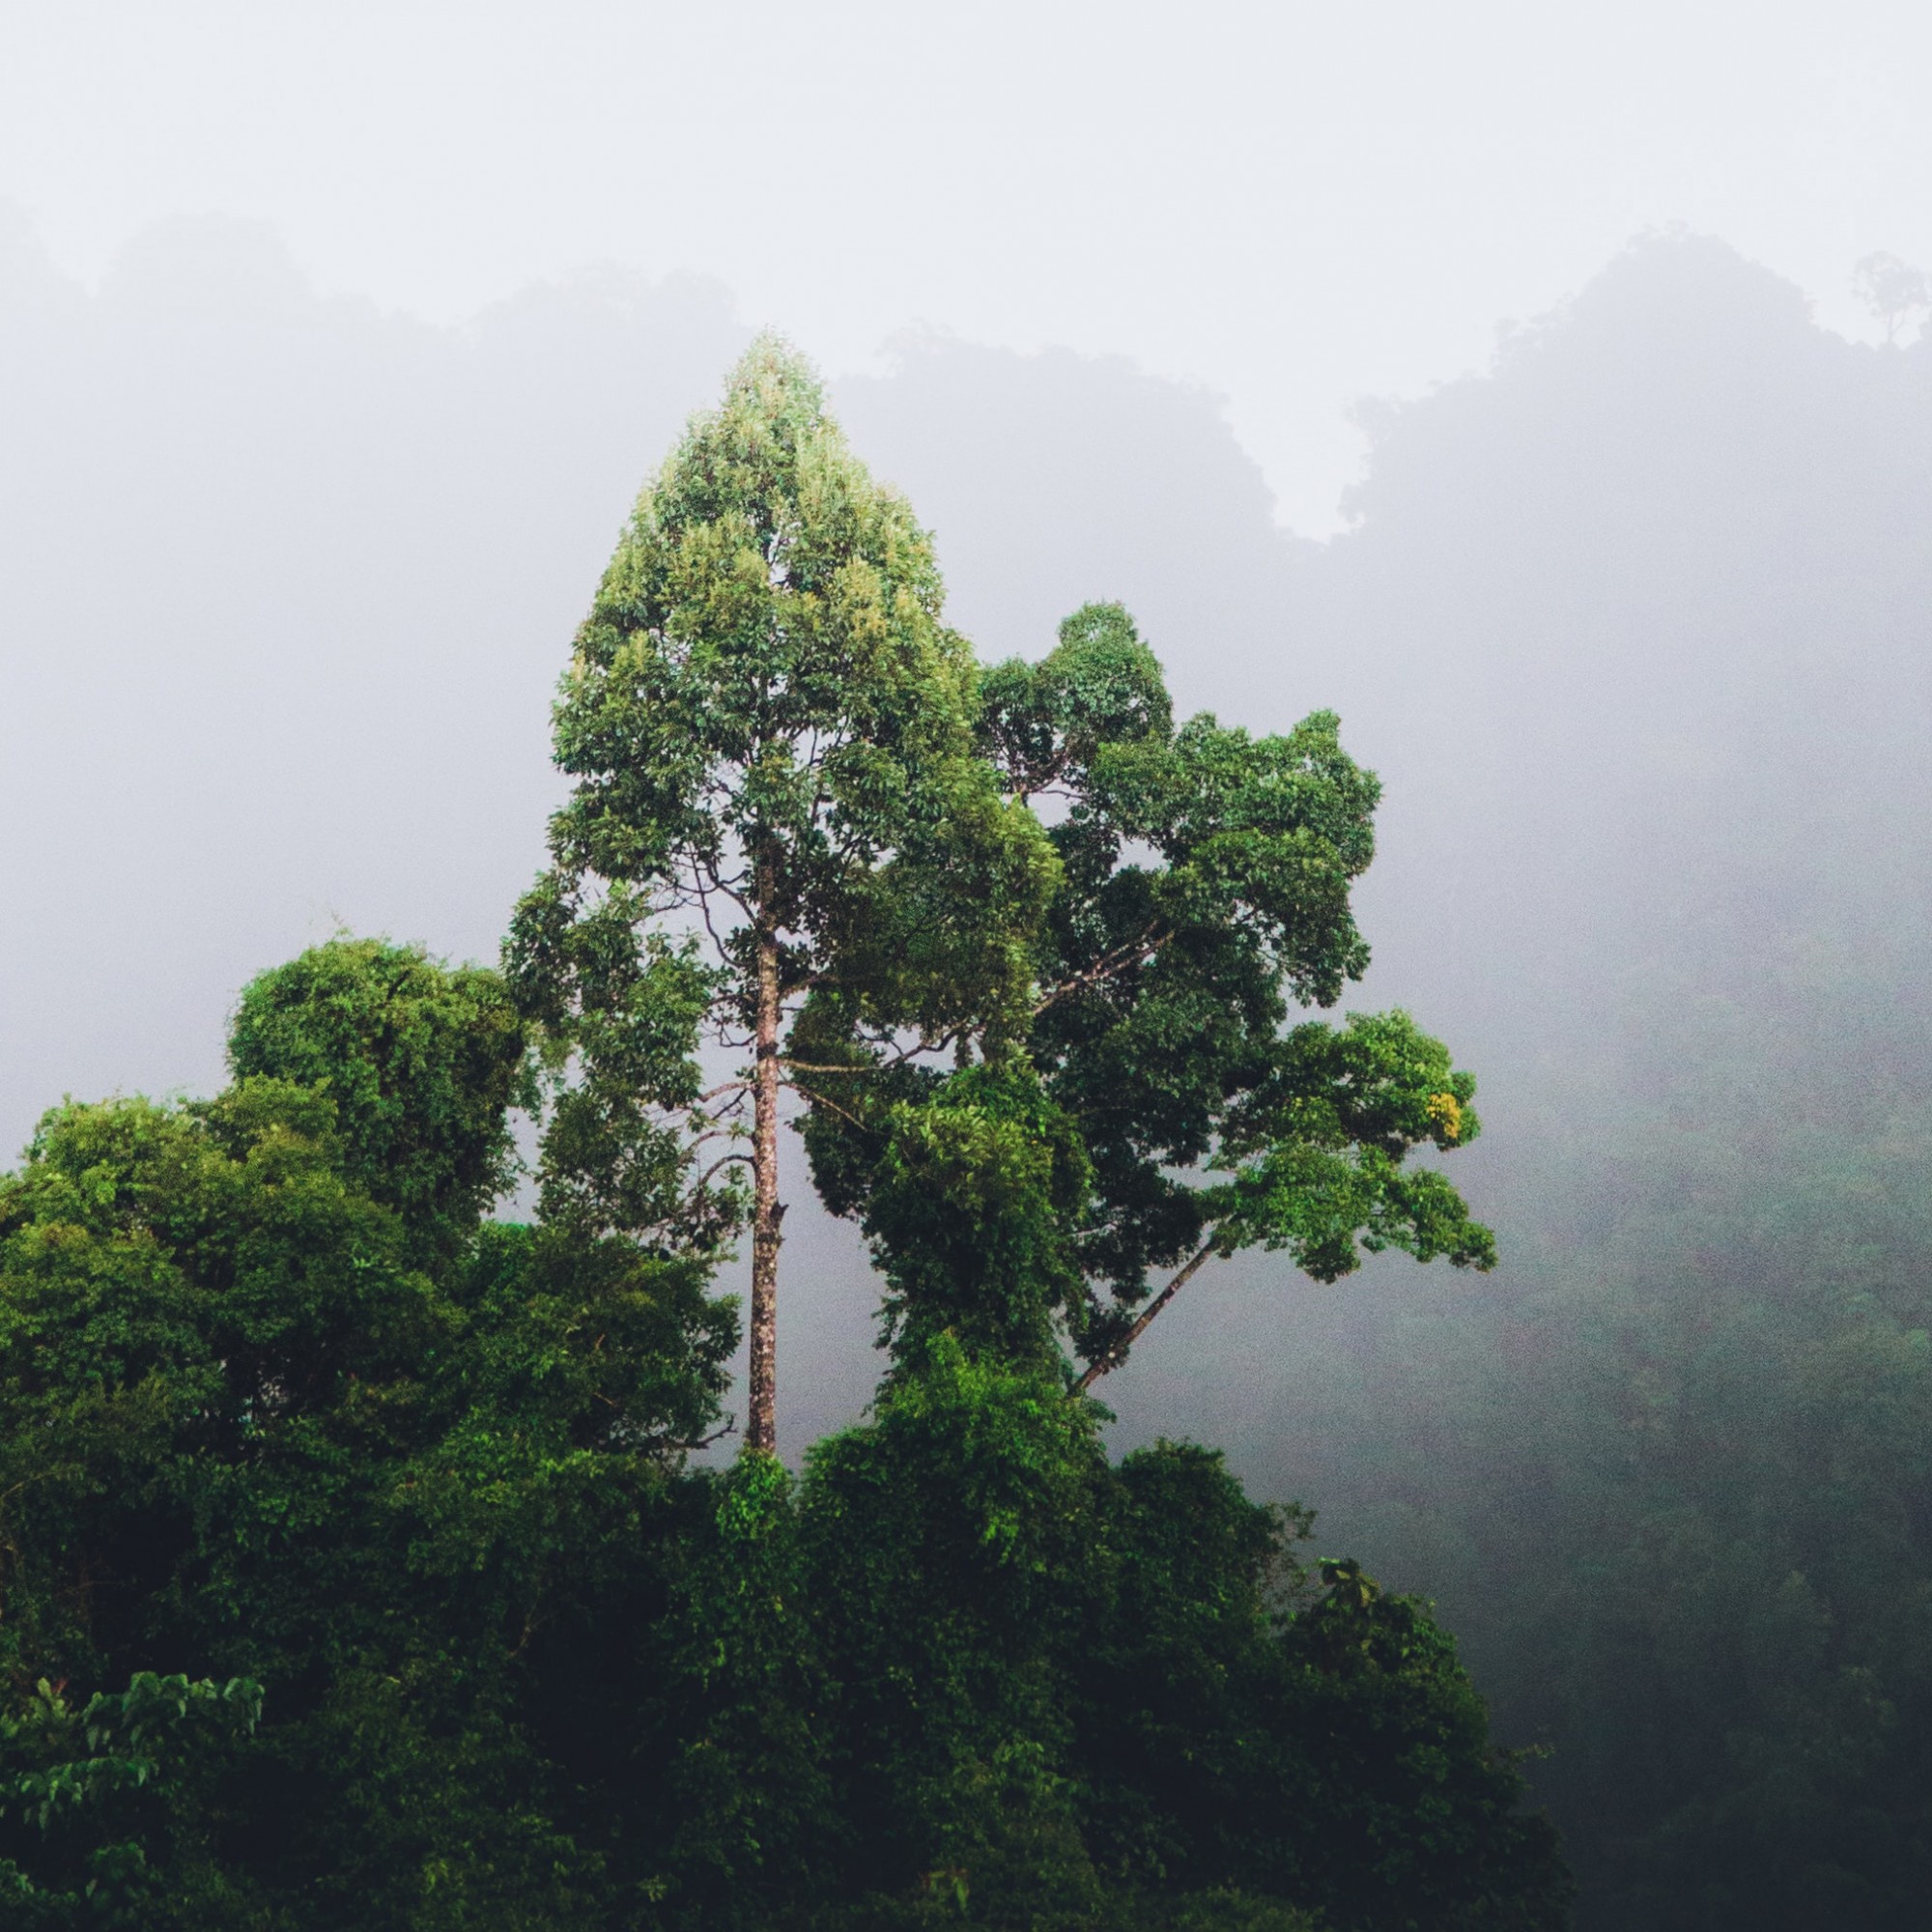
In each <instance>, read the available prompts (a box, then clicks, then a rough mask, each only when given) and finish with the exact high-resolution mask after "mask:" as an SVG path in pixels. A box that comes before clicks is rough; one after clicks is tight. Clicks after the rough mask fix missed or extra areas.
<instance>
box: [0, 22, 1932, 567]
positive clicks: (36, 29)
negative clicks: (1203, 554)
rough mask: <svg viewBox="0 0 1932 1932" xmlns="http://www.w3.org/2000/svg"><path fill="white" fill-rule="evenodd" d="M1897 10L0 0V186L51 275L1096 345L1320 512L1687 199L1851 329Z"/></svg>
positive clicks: (1892, 136)
mask: <svg viewBox="0 0 1932 1932" xmlns="http://www.w3.org/2000/svg"><path fill="white" fill-rule="evenodd" d="M1928 81H1932V15H1928V14H1927V13H1926V11H1925V10H1924V9H1923V8H1920V7H1914V6H1910V5H1903V4H1892V5H1872V4H1861V0H1835V4H1833V5H1830V6H1826V5H1820V4H1802V5H1791V4H1785V5H1779V4H1776V0H1755V4H1749V5H1745V4H1701V5H1700V4H1695V0H1688V4H1687V0H1675V4H1659V0H1621V3H1620V4H1617V5H1604V4H1590V5H1561V6H1551V5H1548V0H1527V4H1524V3H1523V0H1518V4H1498V0H1459V4H1455V5H1450V6H1444V5H1441V4H1439V0H1436V4H1430V3H1429V0H1407V3H1406V4H1401V3H1400V0H1381V4H1364V5H1355V6H1350V7H1337V6H1334V5H1332V4H1323V5H1310V4H1276V5H1254V4H1250V5H1227V4H1218V5H1217V4H1211V0H1196V4H1195V5H1192V6H1189V7H1186V8H1180V7H1174V6H1167V7H1161V8H1153V7H1150V6H1146V5H1136V4H1131V3H1130V0H1129V4H1122V0H1110V4H1107V5H1098V4H1065V0H1061V3H1060V4H1056V0H1027V4H997V0H976V4H972V5H954V6H950V7H934V6H918V5H908V4H905V0H897V4H886V3H884V0H880V3H878V4H864V3H863V0H840V3H839V4H817V5H804V6H801V5H798V4H795V0H794V3H793V4H760V0H739V4H735V5H730V6H701V5H692V4H688V0H687V3H686V4H678V5H674V6H669V5H655V4H637V0H630V4H617V0H548V4H545V5H543V6H535V5H530V4H525V5H503V4H492V0H461V4H455V0H380V4H367V3H366V0H330V4H328V5H327V6H322V5H313V4H312V5H308V6H301V7H297V6H287V5H269V6H265V5H262V4H260V0H230V3H229V4H218V3H217V0H165V4H156V0H0V201H4V202H10V203H12V204H13V205H14V209H16V210H17V211H18V212H19V213H20V214H22V215H24V217H25V218H26V219H27V220H28V221H29V222H31V224H32V225H33V228H34V229H35V231H36V232H37V233H38V235H39V237H40V239H41V241H43V243H44V244H45V245H46V246H47V247H48V248H49V249H50V251H51V252H52V254H53V256H54V257H55V259H56V260H57V261H58V262H59V263H60V265H61V266H62V267H63V268H64V269H66V270H69V271H70V272H71V273H76V274H79V275H81V276H83V277H86V278H89V279H92V278H94V277H97V276H99V274H100V273H101V272H102V271H103V270H104V269H105V268H106V266H107V265H108V264H109V262H110V261H111V259H112V258H113V256H114V254H115V252H116V250H117V249H118V248H119V247H120V246H121V245H122V244H123V243H125V242H126V241H128V239H129V238H130V237H131V236H134V235H135V234H137V233H138V232H140V231H141V230H142V229H144V228H146V227H148V226H150V225H152V224H154V223H156V221H159V220H163V219H165V218H167V217H169V216H174V215H180V214H185V213H189V214H203V213H220V214H227V215H241V216H249V217H256V218H259V219H262V220H264V221H267V222H269V223H271V224H272V225H273V226H274V228H275V229H276V230H277V231H278V232H279V234H280V236H281V237H282V238H283V240H284V241H286V243H287V245H288V246H289V248H290V249H291V250H292V252H293V255H294V257H295V260H296V261H297V263H298V266H299V267H300V268H301V269H302V270H304V271H305V272H306V273H307V274H308V275H309V276H310V277H312V278H313V279H314V280H315V281H316V282H317V283H318V285H319V286H321V287H322V288H323V289H324V290H326V291H329V292H337V293H346V294H354V295H356V296H360V297H364V298H371V299H373V300H374V301H375V302H377V303H378V304H381V305H383V306H384V307H385V308H398V309H402V310H405V311H408V312H411V313H413V314H417V315H421V316H423V317H426V318H429V319H432V320H436V321H441V322H449V321H453V320H457V319H460V318H463V317H466V316H468V315H469V314H471V313H473V312H474V311H476V310H477V309H479V308H480V307H482V306H483V305H485V304H487V303H489V302H491V301H493V300H497V299H500V298H504V297H506V296H508V295H510V294H512V293H513V292H515V291H516V290H517V289H519V288H520V287H522V286H524V285H525V284H526V283H528V282H529V281H530V280H531V279H532V278H535V277H541V276H555V275H559V274H565V273H568V272H570V271H571V270H576V269H578V268H580V267H582V266H584V265H586V264H593V263H611V264H615V265H617V266H620V267H623V268H626V269H629V270H634V271H641V272H643V273H645V274H648V275H651V276H662V275H666V274H674V273H693V274H699V275H705V276H710V277H715V278H717V279H718V280H720V281H722V282H723V283H724V284H725V285H726V286H727V287H728V289H729V290H730V291H731V292H732V294H733V295H734V296H735V298H737V301H738V303H739V309H740V313H741V315H742V316H743V317H744V318H745V319H746V320H748V321H751V322H753V323H771V324H775V325H777V326H779V327H781V328H783V329H785V330H787V331H788V332H790V333H791V334H793V335H794V336H795V337H796V338H797V339H798V340H799V341H800V342H801V343H802V344H803V345H804V346H805V347H806V348H808V349H809V350H810V352H812V353H813V354H814V355H817V356H818V357H819V358H820V359H821V361H822V362H823V363H824V364H825V365H826V366H827V367H828V368H829V370H830V371H831V372H832V373H834V374H839V373H847V372H853V371H860V370H864V369H866V368H867V367H868V366H876V363H877V359H878V357H879V355H880V353H881V351H882V348H883V346H884V345H886V344H888V343H889V342H890V341H891V340H892V338H893V337H895V335H896V334H898V333H900V332H901V331H903V330H905V329H907V328H910V327H924V328H928V329H939V330H944V331H951V332H953V333H956V334H958V335H960V336H962V337H964V338H966V339H968V340H971V341H976V342H982V343H987V344H993V345H998V346H1005V347H1010V348H1036V347H1040V346H1044V345H1048V344H1064V345H1067V346H1071V347H1074V348H1077V349H1081V350H1086V351H1113V352H1119V353H1122V354H1124V355H1130V356H1132V357H1133V358H1135V359H1136V360H1137V361H1138V362H1139V363H1141V364H1142V365H1143V366H1144V367H1146V368H1148V369H1149V370H1151V371H1152V372H1153V373H1156V374H1159V375H1163V376H1168V377H1172V378H1178V379H1181V380H1185V381H1188V382H1194V383H1199V384H1205V385H1207V386H1208V388H1210V389H1211V390H1213V391H1215V392H1216V393H1218V394H1220V395H1223V396H1225V397H1226V399H1227V407H1228V411H1229V413H1230V419H1231V421H1232V423H1233V425H1234V428H1235V430H1236V434H1237V436H1238V437H1239V439H1240V440H1241V442H1242V444H1243V446H1244V447H1245V448H1246V449H1247V450H1248V451H1249V452H1250V454H1252V455H1253V456H1254V457H1255V458H1257V459H1258V460H1259V461H1260V463H1261V464H1262V466H1263V469H1264V472H1265V474H1266V476H1267V478H1268V481H1269V483H1270V484H1271V486H1272V488H1273V490H1274V492H1275V495H1276V501H1277V510H1278V513H1279V514H1280V515H1281V516H1282V517H1283V518H1284V519H1285V520H1286V521H1287V522H1289V523H1290V524H1291V525H1293V526H1294V527H1295V528H1297V529H1300V530H1302V531H1304V532H1308V533H1311V534H1320V533H1321V532H1322V531H1324V530H1326V529H1328V528H1330V527H1332V526H1334V523H1335V520H1336V498H1337V495H1338V492H1339V490H1340V489H1341V488H1342V487H1343V486H1344V485H1345V484H1346V483H1347V482H1348V481H1349V479H1350V476H1351V475H1352V474H1353V473H1354V470H1355V467H1356V464H1357V461H1358V457H1359V454H1360V441H1359V439H1358V437H1357V436H1356V435H1355V433H1354V432H1353V431H1352V430H1351V429H1350V426H1349V424H1348V421H1347V418H1346V410H1347V407H1348V405H1349V403H1350V400H1351V399H1352V398H1354V397H1356V396H1358V395H1363V394H1372V395H1388V394H1412V393H1415V392H1417V391H1419V390H1421V389H1423V388H1425V387H1426V386H1427V385H1429V384H1432V383H1434V382H1437V381H1441V380H1445V379H1448V378H1450V377H1453V376H1455V375H1456V374H1458V373H1460V372H1462V371H1463V370H1465V369H1467V368H1470V367H1472V366H1476V365H1479V364H1481V363H1483V362H1484V361H1486V360H1487V358H1488V355H1489V354H1490V351H1491V348H1492V344H1493V340H1494V334H1495V329H1496V327H1497V325H1498V323H1499V321H1501V320H1505V319H1508V318H1519V319H1521V318H1528V317H1532V316H1535V315H1537V314H1540V313H1542V312H1544V311H1546V310H1548V308H1549V307H1550V306H1551V305H1552V304H1554V303H1556V302H1557V301H1559V300H1560V299H1561V298H1564V297H1565V296H1566V295H1568V294H1570V293H1572V292H1574V291H1575V290H1576V289H1577V287H1578V286H1580V285H1581V283H1582V282H1584V281H1585V280H1586V279H1587V278H1588V277H1589V275H1590V274H1592V273H1593V272H1594V271H1595V270H1596V269H1597V268H1598V267H1600V266H1601V264H1602V263H1603V262H1604V260H1605V258H1606V257H1607V256H1608V255H1609V254H1610V253H1611V252H1613V251H1614V250H1615V249H1616V248H1617V247H1618V246H1619V245H1620V244H1622V243H1623V242H1624V241H1627V240H1628V239H1629V238H1630V237H1631V236H1633V235H1634V234H1636V233H1638V232H1639V231H1643V230H1646V229H1649V228H1652V227H1656V226H1659V225H1662V224H1667V223H1672V222H1680V221H1681V222H1684V223H1687V224H1689V225H1690V227H1692V228H1693V229H1698V230H1705V231H1710V232H1714V233H1718V234H1720V235H1722V236H1724V237H1725V238H1726V239H1727V240H1728V241H1731V242H1732V243H1733V244H1734V245H1736V246H1737V247H1738V248H1740V249H1741V250H1743V251H1744V252H1745V253H1746V254H1747V255H1748V256H1751V257H1753V258H1755V259H1758V260H1761V261H1763V262H1765V263H1766V264H1767V265H1768V266H1770V267H1772V268H1774V269H1776V270H1778V271H1779V272H1780V273H1782V274H1784V275H1786V276H1788V277H1789V278H1790V279H1791V280H1793V281H1795V282H1796V283H1797V284H1798V285H1799V286H1800V287H1802V288H1804V290H1805V291H1806V292H1807V293H1808V294H1809V295H1810V296H1811V297H1812V298H1814V300H1815V301H1816V303H1817V305H1818V313H1819V315H1820V318H1821V319H1822V320H1823V321H1825V322H1826V323H1828V324H1830V325H1831V326H1833V327H1840V328H1843V329H1846V330H1848V331H1851V332H1854V333H1868V332H1869V331H1870V327H1871V325H1870V323H1869V321H1868V319H1867V318H1865V317H1864V316H1863V315H1862V314H1861V311H1860V309H1859V307H1858V305H1857V303H1856V302H1855V301H1854V300H1853V298H1851V296H1850V294H1849V289H1848V283H1849V277H1850V271H1851V267H1852V264H1853V263H1854V262H1855V261H1856V260H1857V259H1858V258H1859V257H1860V256H1861V255H1863V254H1865V253H1866V252H1868V251H1870V250H1873V249H1878V248H1886V249H1889V250H1891V251H1893V252H1895V253H1897V254H1899V255H1901V256H1904V257H1906V258H1908V259H1911V260H1916V261H1918V262H1921V263H1924V262H1932V191H1928V190H1932V146H1928V144H1927V143H1926V141H1925V139H1924V136H1923V108H1924V101H1925V99H1926V97H1927V91H1928Z"/></svg>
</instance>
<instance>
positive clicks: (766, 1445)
mask: <svg viewBox="0 0 1932 1932" xmlns="http://www.w3.org/2000/svg"><path fill="white" fill-rule="evenodd" d="M764 870H765V868H764V867H760V871H761V872H763V871H764ZM759 884H760V887H761V891H760V895H759V896H760V899H761V901H763V902H765V903H769V898H770V893H769V880H768V878H761V879H760V881H759ZM757 947H758V1013H757V1035H756V1038H757V1061H756V1065H755V1068H754V1074H755V1079H754V1083H753V1092H752V1105H753V1113H752V1372H751V1405H750V1407H751V1412H750V1414H749V1415H748V1416H747V1418H746V1422H745V1442H746V1446H747V1447H748V1448H752V1449H759V1450H762V1451H764V1452H765V1453H766V1454H767V1455H770V1454H772V1453H774V1452H775V1451H776V1450H777V1448H778V1441H779V1432H778V1352H779V1243H780V1241H781V1239H782V1238H783V1236H781V1234H780V1232H779V1224H780V1223H781V1221H782V1220H783V1219H784V1208H782V1206H781V1205H780V1202H779V946H778V939H777V936H776V935H775V934H774V933H773V932H772V931H771V929H770V928H769V927H768V926H766V925H765V924H764V923H762V922H761V923H760V924H759V927H758V934H757Z"/></svg>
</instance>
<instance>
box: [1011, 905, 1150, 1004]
mask: <svg viewBox="0 0 1932 1932" xmlns="http://www.w3.org/2000/svg"><path fill="white" fill-rule="evenodd" d="M1157 931H1159V928H1158V927H1157V926H1152V925H1151V926H1149V927H1148V928H1147V930H1146V931H1145V932H1143V933H1142V934H1141V935H1140V937H1139V938H1138V939H1132V940H1129V941H1128V942H1127V943H1126V944H1125V945H1124V946H1117V947H1115V949H1114V950H1113V952H1106V953H1102V954H1101V956H1100V957H1099V958H1098V959H1096V960H1095V961H1094V963H1093V965H1091V966H1090V967H1088V968H1087V970H1086V971H1085V972H1084V973H1076V974H1075V975H1074V976H1073V978H1072V979H1070V980H1062V981H1061V982H1060V984H1059V985H1057V986H1056V987H1054V989H1053V990H1052V992H1050V993H1048V994H1047V996H1046V997H1045V998H1044V999H1043V1000H1039V1001H1037V1002H1036V1003H1035V1005H1034V1009H1033V1010H1034V1017H1035V1018H1036V1019H1037V1018H1038V1017H1039V1015H1040V1014H1041V1013H1043V1012H1045V1011H1046V1009H1047V1008H1049V1007H1052V1006H1057V1005H1058V1004H1059V1003H1060V1002H1061V1001H1062V1000H1065V999H1067V998H1069V997H1070V996H1071V995H1073V994H1075V993H1082V992H1085V991H1086V990H1087V988H1088V987H1090V986H1097V985H1099V984H1100V983H1101V981H1103V980H1111V979H1113V978H1114V977H1115V975H1116V974H1119V973H1124V972H1125V971H1126V970H1127V968H1128V967H1130V966H1137V965H1140V964H1141V963H1142V962H1143V961H1145V960H1149V959H1151V958H1152V957H1153V956H1154V954H1155V953H1156V952H1159V951H1160V950H1161V948H1162V947H1164V946H1166V945H1168V944H1170V943H1171V942H1172V940H1173V939H1174V936H1175V932H1174V928H1173V927H1172V926H1169V927H1168V929H1167V930H1166V931H1165V932H1162V933H1161V934H1160V937H1159V938H1158V939H1156V938H1155V937H1154V934H1155V933H1156V932H1157Z"/></svg>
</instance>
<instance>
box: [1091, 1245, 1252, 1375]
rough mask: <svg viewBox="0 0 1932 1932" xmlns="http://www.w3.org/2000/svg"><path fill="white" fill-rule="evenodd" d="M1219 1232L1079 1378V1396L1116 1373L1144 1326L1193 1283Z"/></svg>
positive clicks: (1144, 1328)
mask: <svg viewBox="0 0 1932 1932" xmlns="http://www.w3.org/2000/svg"><path fill="white" fill-rule="evenodd" d="M1219 1232H1220V1231H1219V1230H1218V1229H1216V1230H1215V1231H1214V1233H1213V1234H1210V1235H1209V1236H1208V1239H1207V1242H1206V1243H1205V1245H1203V1246H1202V1247H1200V1248H1198V1249H1197V1250H1196V1251H1195V1252H1194V1253H1193V1254H1192V1255H1190V1256H1189V1257H1188V1260H1187V1264H1186V1266H1184V1267H1183V1268H1182V1269H1181V1270H1180V1272H1179V1274H1178V1275H1176V1276H1175V1277H1174V1279H1173V1280H1172V1281H1171V1282H1169V1283H1168V1285H1167V1286H1166V1287H1165V1288H1164V1289H1162V1290H1161V1292H1160V1293H1158V1294H1157V1295H1155V1296H1154V1298H1153V1299H1152V1300H1151V1301H1150V1302H1149V1303H1148V1305H1147V1306H1146V1307H1145V1308H1143V1309H1142V1310H1141V1312H1140V1315H1139V1316H1138V1318H1137V1319H1136V1320H1135V1321H1134V1322H1133V1324H1132V1325H1131V1326H1130V1327H1129V1328H1128V1330H1127V1332H1126V1333H1125V1334H1124V1335H1122V1337H1121V1339H1120V1340H1119V1341H1118V1342H1116V1343H1115V1344H1114V1346H1113V1347H1112V1348H1111V1349H1109V1350H1107V1352H1106V1353H1105V1354H1104V1355H1102V1356H1101V1357H1100V1359H1099V1360H1098V1361H1097V1362H1095V1363H1094V1364H1093V1366H1092V1367H1091V1368H1089V1369H1088V1371H1087V1373H1086V1374H1085V1375H1084V1376H1082V1377H1081V1378H1080V1380H1079V1382H1078V1383H1077V1384H1076V1386H1077V1388H1078V1390H1079V1392H1080V1393H1081V1394H1082V1395H1084V1394H1086V1392H1087V1391H1088V1390H1089V1389H1090V1388H1092V1387H1093V1386H1094V1383H1095V1382H1096V1381H1098V1380H1099V1379H1100V1378H1101V1377H1102V1376H1104V1375H1106V1374H1108V1373H1109V1372H1110V1371H1112V1370H1114V1369H1118V1368H1119V1367H1120V1366H1121V1364H1122V1362H1124V1361H1125V1360H1126V1359H1127V1350H1129V1349H1131V1348H1132V1347H1133V1346H1134V1344H1135V1343H1136V1342H1138V1341H1139V1340H1140V1338H1141V1337H1142V1335H1144V1334H1145V1333H1146V1332H1147V1325H1148V1323H1149V1322H1150V1321H1152V1320H1153V1318H1154V1317H1155V1316H1156V1315H1158V1314H1159V1313H1160V1311H1161V1310H1162V1309H1163V1308H1165V1307H1166V1306H1167V1304H1168V1303H1169V1302H1170V1301H1172V1300H1173V1299H1174V1297H1175V1296H1176V1295H1177V1294H1179V1293H1180V1291H1181V1290H1182V1289H1183V1288H1185V1287H1186V1286H1187V1284H1188V1283H1189V1282H1190V1281H1192V1280H1193V1279H1194V1276H1195V1274H1196V1273H1197V1271H1198V1270H1199V1269H1200V1267H1201V1264H1203V1263H1204V1262H1205V1261H1207V1259H1208V1256H1209V1255H1211V1254H1212V1253H1213V1252H1214V1249H1215V1237H1216V1236H1217V1235H1218V1234H1219Z"/></svg>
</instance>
